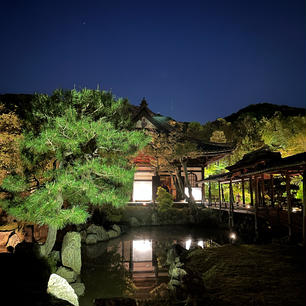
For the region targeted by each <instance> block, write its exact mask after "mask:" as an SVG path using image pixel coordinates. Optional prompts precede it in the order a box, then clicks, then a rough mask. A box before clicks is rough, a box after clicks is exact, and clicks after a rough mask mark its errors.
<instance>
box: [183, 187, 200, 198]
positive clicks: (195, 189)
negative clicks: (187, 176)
mask: <svg viewBox="0 0 306 306" xmlns="http://www.w3.org/2000/svg"><path fill="white" fill-rule="evenodd" d="M191 189H192V195H193V198H194V200H195V201H201V200H202V189H201V187H192V188H191ZM185 194H186V195H187V196H188V197H189V191H188V188H187V187H185Z"/></svg>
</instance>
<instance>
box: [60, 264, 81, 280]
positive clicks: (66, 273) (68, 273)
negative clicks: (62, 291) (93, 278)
mask: <svg viewBox="0 0 306 306" xmlns="http://www.w3.org/2000/svg"><path fill="white" fill-rule="evenodd" d="M55 273H56V274H57V275H59V276H61V277H63V278H64V279H65V280H66V281H67V282H68V283H73V282H75V281H76V279H77V274H76V272H75V271H73V270H71V269H68V268H66V267H63V266H62V267H59V268H58V269H57V270H56V272H55Z"/></svg>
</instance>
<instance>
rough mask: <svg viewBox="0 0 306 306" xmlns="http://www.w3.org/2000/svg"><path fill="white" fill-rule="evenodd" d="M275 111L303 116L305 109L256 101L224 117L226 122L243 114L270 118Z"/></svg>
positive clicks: (258, 117) (234, 119) (305, 113)
mask: <svg viewBox="0 0 306 306" xmlns="http://www.w3.org/2000/svg"><path fill="white" fill-rule="evenodd" d="M275 112H280V113H282V114H283V115H285V116H299V115H301V116H305V115H306V109H305V108H299V107H291V106H287V105H277V104H270V103H258V104H251V105H249V106H247V107H245V108H242V109H240V110H239V111H238V112H236V113H233V114H231V115H229V116H227V117H224V119H225V120H226V121H228V122H234V121H236V120H237V119H238V118H239V117H242V116H244V115H251V116H253V117H255V118H257V119H261V118H262V117H267V118H271V117H272V116H273V115H274V114H275Z"/></svg>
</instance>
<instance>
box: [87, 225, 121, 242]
mask: <svg viewBox="0 0 306 306" xmlns="http://www.w3.org/2000/svg"><path fill="white" fill-rule="evenodd" d="M119 230H120V228H119ZM87 234H96V235H97V239H98V241H106V240H108V239H109V237H108V234H107V232H106V230H105V229H104V228H103V226H98V225H95V224H91V225H90V226H89V227H88V228H87Z"/></svg>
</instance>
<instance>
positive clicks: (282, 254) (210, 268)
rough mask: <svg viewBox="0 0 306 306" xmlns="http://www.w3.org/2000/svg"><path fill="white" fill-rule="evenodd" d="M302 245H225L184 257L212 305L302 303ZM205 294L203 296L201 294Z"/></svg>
mask: <svg viewBox="0 0 306 306" xmlns="http://www.w3.org/2000/svg"><path fill="white" fill-rule="evenodd" d="M304 261H305V256H304V249H302V248H300V247H293V246H280V245H271V244H270V245H225V246H222V247H220V248H212V249H205V250H203V249H196V250H194V251H191V252H190V254H189V256H188V257H187V261H186V263H185V268H186V270H187V271H188V273H189V274H194V275H199V276H200V277H201V279H202V281H203V285H204V287H205V289H206V290H205V291H203V295H205V296H206V298H207V299H208V300H209V301H210V303H208V304H211V305H215V306H217V305H235V306H236V305H237V306H242V305H252V306H255V305H256V306H257V305H258V306H259V305H260V306H261V305H262V306H264V305H269V306H270V305H271V306H273V305H275V306H276V305H277V306H280V305H284V306H285V305H286V306H302V305H303V306H304V305H305V264H304ZM203 298H204V296H203Z"/></svg>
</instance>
